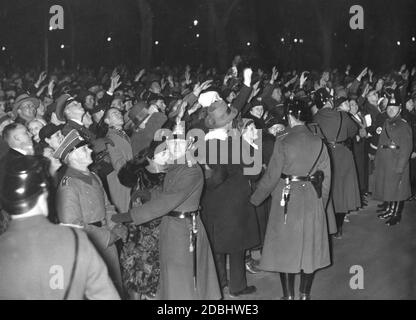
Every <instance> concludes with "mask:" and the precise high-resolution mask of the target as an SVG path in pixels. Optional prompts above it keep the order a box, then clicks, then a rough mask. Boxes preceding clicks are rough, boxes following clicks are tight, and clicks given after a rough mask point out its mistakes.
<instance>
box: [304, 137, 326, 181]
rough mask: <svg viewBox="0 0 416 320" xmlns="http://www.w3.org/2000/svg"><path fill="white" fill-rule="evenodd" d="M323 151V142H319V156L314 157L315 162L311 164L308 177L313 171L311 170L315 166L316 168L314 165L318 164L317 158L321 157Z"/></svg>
mask: <svg viewBox="0 0 416 320" xmlns="http://www.w3.org/2000/svg"><path fill="white" fill-rule="evenodd" d="M323 149H324V143H323V141H322V140H321V150H319V154H318V156H317V157H316V159H315V162H314V163H313V165H312V168H311V170H309V172H308V176H310V175H311V173H312V171H313V169H315V166H316V164H317V163H318V160H319V158H320V157H321V154H322V150H323Z"/></svg>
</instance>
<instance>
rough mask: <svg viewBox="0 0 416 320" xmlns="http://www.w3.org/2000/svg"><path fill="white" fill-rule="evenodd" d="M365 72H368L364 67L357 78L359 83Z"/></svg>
mask: <svg viewBox="0 0 416 320" xmlns="http://www.w3.org/2000/svg"><path fill="white" fill-rule="evenodd" d="M367 71H368V67H365V68H364V69H363V71H361V73H360V74H359V75H358V77H357V79H358V81H361V79H362V78H363V77H364V76H365V75H366V74H367Z"/></svg>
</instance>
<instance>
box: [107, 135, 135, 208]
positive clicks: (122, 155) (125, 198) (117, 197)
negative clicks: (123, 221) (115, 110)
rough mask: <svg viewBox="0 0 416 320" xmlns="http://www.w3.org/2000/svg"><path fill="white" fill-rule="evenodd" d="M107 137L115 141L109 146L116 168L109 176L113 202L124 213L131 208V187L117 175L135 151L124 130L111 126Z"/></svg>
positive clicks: (109, 187)
mask: <svg viewBox="0 0 416 320" xmlns="http://www.w3.org/2000/svg"><path fill="white" fill-rule="evenodd" d="M107 138H109V139H110V140H111V141H113V143H114V146H112V145H108V146H107V150H108V153H109V155H110V160H111V164H112V165H113V168H114V171H112V172H111V173H110V174H109V175H108V176H107V182H108V189H109V191H110V197H111V202H112V203H113V204H114V206H115V207H116V209H117V210H118V212H119V213H123V212H127V211H128V210H129V205H130V192H131V189H130V188H127V187H125V186H123V185H122V184H121V183H120V180H119V179H118V176H117V175H118V172H119V171H120V169H121V168H122V167H123V166H124V165H125V164H126V162H127V161H129V160H131V159H133V151H132V149H131V144H130V139H129V137H128V136H127V135H126V134H125V133H124V131H120V130H117V129H113V128H110V129H108V133H107Z"/></svg>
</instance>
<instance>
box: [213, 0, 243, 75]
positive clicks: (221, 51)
mask: <svg viewBox="0 0 416 320" xmlns="http://www.w3.org/2000/svg"><path fill="white" fill-rule="evenodd" d="M239 2H240V0H234V1H232V2H229V1H223V0H216V1H214V0H207V2H206V3H207V5H208V14H209V19H208V20H209V22H210V28H209V29H210V31H209V33H210V34H209V37H210V38H211V37H212V38H214V44H213V45H210V48H209V55H210V56H211V57H210V58H209V59H210V60H213V61H216V62H217V64H218V66H219V67H220V69H221V70H225V69H226V68H227V65H228V62H229V61H228V60H229V57H228V54H229V52H228V41H227V32H226V28H227V25H228V22H229V21H230V17H231V14H232V12H233V10H234V9H235V7H236V6H237V5H238V4H239ZM220 6H221V7H220ZM224 6H225V7H224ZM210 40H211V39H210ZM215 53H216V54H215ZM215 56H216V59H215Z"/></svg>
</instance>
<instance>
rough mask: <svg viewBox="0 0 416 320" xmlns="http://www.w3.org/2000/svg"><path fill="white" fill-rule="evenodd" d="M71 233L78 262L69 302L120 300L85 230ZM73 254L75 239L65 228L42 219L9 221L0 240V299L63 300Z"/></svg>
mask: <svg viewBox="0 0 416 320" xmlns="http://www.w3.org/2000/svg"><path fill="white" fill-rule="evenodd" d="M76 232H77V234H78V239H79V251H78V260H77V266H76V271H75V274H74V280H73V284H72V286H71V290H70V293H69V296H68V299H71V300H81V299H84V298H87V299H89V300H104V299H120V297H119V295H118V294H117V291H116V289H115V288H114V285H113V284H112V283H111V280H110V278H109V277H108V272H107V268H106V266H105V264H104V262H103V260H102V259H101V257H100V256H99V254H98V252H97V251H96V250H95V249H94V246H93V245H92V244H91V242H90V241H89V240H88V239H87V236H86V235H85V233H84V232H82V231H79V230H76ZM74 252H75V239H74V235H73V233H72V232H71V231H70V230H69V228H68V227H63V226H57V225H54V224H51V223H50V222H49V221H47V220H46V217H43V216H34V217H31V218H26V219H20V220H12V222H11V223H10V227H9V229H8V230H7V231H6V232H5V233H4V234H3V235H1V236H0V256H1V259H0V270H1V272H0V288H1V290H0V299H1V300H3V299H12V300H15V299H18V300H20V299H22V300H23V299H30V300H32V299H41V300H62V298H63V296H64V294H65V291H66V289H67V286H68V284H69V278H70V275H71V270H72V268H73V262H74ZM60 274H62V276H63V279H62V287H59V284H60V281H59V278H58V276H59V275H60ZM52 284H55V285H56V286H57V287H56V288H54V287H53V286H52Z"/></svg>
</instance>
